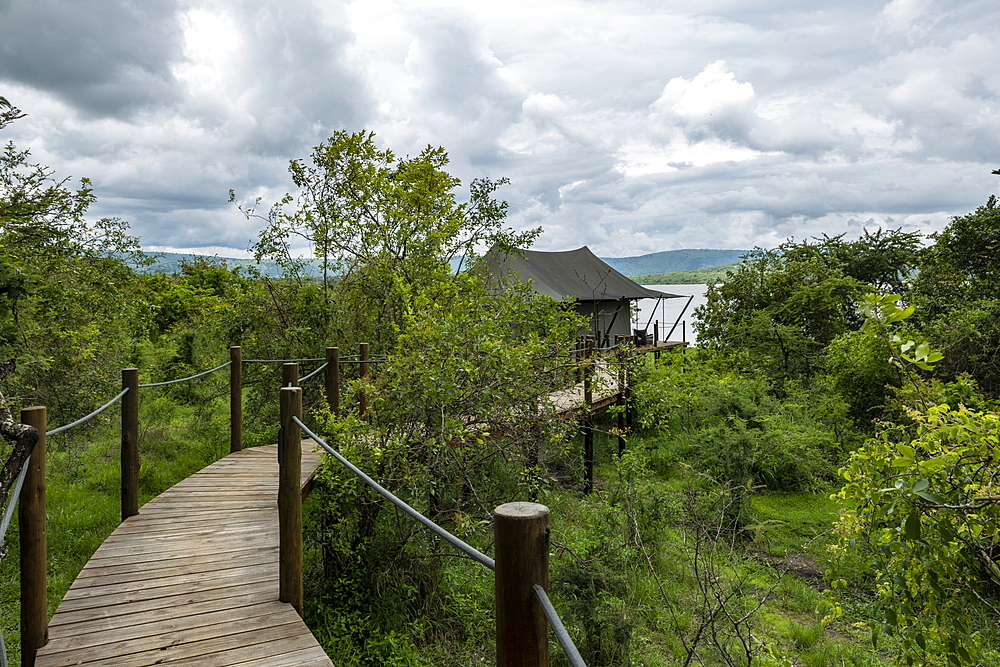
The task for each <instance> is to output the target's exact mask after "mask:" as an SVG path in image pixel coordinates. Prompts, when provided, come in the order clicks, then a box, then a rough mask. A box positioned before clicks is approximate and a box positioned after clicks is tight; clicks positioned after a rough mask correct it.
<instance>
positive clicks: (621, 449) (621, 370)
mask: <svg viewBox="0 0 1000 667" xmlns="http://www.w3.org/2000/svg"><path fill="white" fill-rule="evenodd" d="M622 342H624V339H623V338H619V337H618V336H615V347H616V348H617V347H618V346H619V345H621V343H622ZM615 357H616V358H617V361H618V400H617V401H616V403H617V405H618V456H621V455H622V454H624V453H625V353H624V352H623V351H622V350H621V349H620V348H619V349H616V350H615Z"/></svg>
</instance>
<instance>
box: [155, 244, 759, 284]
mask: <svg viewBox="0 0 1000 667" xmlns="http://www.w3.org/2000/svg"><path fill="white" fill-rule="evenodd" d="M748 252H749V251H748V250H708V249H687V250H664V251H662V252H654V253H650V254H648V255H638V256H635V257H601V259H602V260H604V261H605V262H607V263H608V265H609V266H611V267H612V268H614V269H615V270H617V271H620V272H621V273H623V274H625V275H626V276H629V277H632V276H650V275H653V274H661V273H676V272H678V271H699V270H701V269H710V268H714V267H717V266H721V265H725V264H733V263H735V262H739V261H740V258H741V257H742V256H743V255H745V254H746V253H748ZM149 254H150V255H151V256H154V257H156V260H155V261H154V262H153V264H151V265H150V266H148V267H143V268H142V270H143V271H144V272H147V273H177V272H179V271H180V265H181V262H191V261H195V260H198V259H204V260H208V261H215V262H225V263H226V266H228V267H229V268H231V269H232V268H236V267H244V268H249V267H251V266H256V267H257V268H258V270H259V271H260V272H261V273H262V274H264V275H267V276H280V275H281V267H279V266H278V265H277V264H275V263H274V262H271V261H266V260H265V261H263V262H261V263H260V265H258V264H257V262H255V261H254V260H252V259H236V258H232V257H219V256H217V255H216V256H212V255H193V254H187V253H175V252H157V253H149ZM304 273H305V274H306V275H307V276H320V275H322V273H323V271H322V268H321V267H320V266H319V260H311V262H310V264H309V265H307V266H306V267H305V269H304Z"/></svg>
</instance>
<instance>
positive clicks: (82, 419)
mask: <svg viewBox="0 0 1000 667" xmlns="http://www.w3.org/2000/svg"><path fill="white" fill-rule="evenodd" d="M127 393H128V387H125V388H124V389H122V390H121V391H120V392H118V395H117V396H115V397H114V398H112V399H111V400H110V401H108V402H107V403H105V404H104V405H102V406H101V407H99V408H97V409H96V410H94V411H93V412H91V413H90V414H89V415H87V416H86V417H80V418H79V419H77V420H76V421H75V422H70V423H69V424H66V425H65V426H60V427H59V428H54V429H52V430H51V431H46V434H47V435H55V434H56V433H62V432H63V431H67V430H69V429H71V428H73V427H74V426H79V425H80V424H82V423H83V422H85V421H87V420H88V419H90V418H92V417H96V416H97V415H99V414H101V413H102V412H104V411H105V410H107V409H108V408H110V407H111V406H112V405H114V404H115V403H116V402H118V400H119V399H120V398H121V397H122V396H124V395H125V394H127Z"/></svg>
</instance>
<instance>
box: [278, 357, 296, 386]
mask: <svg viewBox="0 0 1000 667" xmlns="http://www.w3.org/2000/svg"><path fill="white" fill-rule="evenodd" d="M298 386H299V365H298V364H297V363H295V362H294V361H292V362H289V363H287V364H281V388H282V389H284V388H285V387H298Z"/></svg>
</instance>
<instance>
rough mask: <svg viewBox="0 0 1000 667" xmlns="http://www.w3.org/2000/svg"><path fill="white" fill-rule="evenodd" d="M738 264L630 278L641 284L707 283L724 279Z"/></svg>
mask: <svg viewBox="0 0 1000 667" xmlns="http://www.w3.org/2000/svg"><path fill="white" fill-rule="evenodd" d="M738 266H739V262H736V263H734V264H721V265H719V266H712V267H709V268H707V269H695V270H694V271H672V272H670V273H648V274H646V275H643V276H630V278H632V280H634V281H636V282H637V283H639V284H640V285H707V284H708V283H712V282H715V281H717V280H722V279H723V278H725V277H726V272H727V271H735V270H736V267H738Z"/></svg>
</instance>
